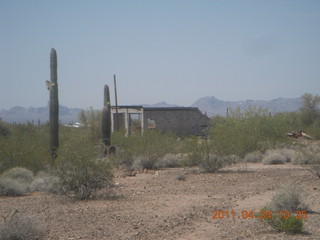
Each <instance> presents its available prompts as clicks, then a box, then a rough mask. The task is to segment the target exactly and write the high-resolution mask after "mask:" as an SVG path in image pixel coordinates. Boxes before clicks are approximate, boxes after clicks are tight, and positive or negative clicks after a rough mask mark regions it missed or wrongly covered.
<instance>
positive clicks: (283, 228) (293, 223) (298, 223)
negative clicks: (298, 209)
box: [263, 210, 303, 234]
mask: <svg viewBox="0 0 320 240" xmlns="http://www.w3.org/2000/svg"><path fill="white" fill-rule="evenodd" d="M264 211H267V210H264ZM263 220H264V221H266V222H267V223H268V224H269V225H270V226H271V227H272V228H274V229H275V230H277V231H280V232H285V233H295V234H296V233H301V232H302V231H303V222H302V219H300V218H296V215H290V216H289V217H288V218H284V217H281V216H280V215H279V213H272V214H271V216H270V218H268V217H267V218H265V219H263Z"/></svg>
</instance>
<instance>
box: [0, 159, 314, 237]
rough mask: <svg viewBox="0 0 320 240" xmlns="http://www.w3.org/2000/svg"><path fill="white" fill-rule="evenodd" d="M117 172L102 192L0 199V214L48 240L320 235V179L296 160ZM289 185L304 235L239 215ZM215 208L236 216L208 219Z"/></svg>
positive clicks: (255, 207) (257, 205)
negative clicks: (298, 196)
mask: <svg viewBox="0 0 320 240" xmlns="http://www.w3.org/2000/svg"><path fill="white" fill-rule="evenodd" d="M114 175H115V179H114V187H113V189H111V190H108V192H106V191H105V192H103V191H102V192H101V194H103V193H104V197H100V198H96V199H91V200H87V201H74V200H71V199H70V198H68V197H66V196H61V195H56V194H51V193H42V192H37V193H33V194H31V195H29V196H24V197H1V198H0V213H1V214H2V215H3V216H6V215H7V214H9V212H10V211H12V210H13V209H18V210H19V212H18V213H17V214H16V216H17V215H18V214H19V215H20V216H27V217H28V218H29V219H30V220H31V221H32V222H33V223H35V225H36V226H37V228H38V229H41V230H42V232H43V234H44V236H45V237H44V239H52V240H58V239H59V240H60V239H61V240H62V239H63V240H76V239H87V240H93V239H95V240H100V239H119V240H127V239H132V240H135V239H159V240H164V239H168V240H169V239H181V240H182V239H183V240H186V239H189V240H191V239H233V240H240V239H270V240H271V239H272V240H274V239H296V240H298V239H299V240H300V239H320V180H319V179H318V178H317V177H315V175H313V174H312V173H310V172H309V171H307V170H306V169H305V168H304V167H301V166H294V165H291V164H289V163H288V164H285V165H263V164H261V163H250V164H246V165H244V164H241V165H237V166H234V167H232V168H225V169H221V170H220V171H218V172H216V173H202V172H201V171H200V170H199V169H197V168H172V169H160V170H152V171H151V170H150V171H147V172H146V171H142V172H135V173H133V174H131V175H132V176H130V174H128V172H125V171H121V170H116V171H115V172H114ZM179 176H180V177H181V176H184V177H185V179H184V180H178V178H179ZM288 183H295V184H297V185H300V186H302V187H303V189H304V193H303V194H304V200H305V202H306V203H307V204H308V206H309V212H308V215H307V219H304V220H303V223H304V232H303V234H295V235H292V234H287V233H282V232H277V231H276V230H274V229H272V228H271V227H270V226H269V225H268V224H267V223H266V222H265V221H262V220H260V219H256V218H247V219H244V218H242V217H241V213H242V212H243V211H248V212H249V211H251V210H253V211H255V212H259V211H260V210H261V209H262V208H263V207H264V206H265V205H266V204H267V203H268V202H269V201H270V199H271V198H272V196H273V194H274V193H275V192H276V191H277V190H278V189H279V188H280V187H282V186H283V185H285V184H288ZM218 210H223V211H229V212H231V211H234V216H229V218H227V217H224V218H222V219H212V217H213V211H218ZM0 220H2V219H0Z"/></svg>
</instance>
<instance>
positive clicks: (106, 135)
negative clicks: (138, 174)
mask: <svg viewBox="0 0 320 240" xmlns="http://www.w3.org/2000/svg"><path fill="white" fill-rule="evenodd" d="M102 141H103V143H104V145H105V153H107V152H108V148H109V146H110V144H111V106H110V93H109V86H108V85H104V100H103V109H102Z"/></svg>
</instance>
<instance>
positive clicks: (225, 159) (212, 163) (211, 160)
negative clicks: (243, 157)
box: [187, 140, 239, 172]
mask: <svg viewBox="0 0 320 240" xmlns="http://www.w3.org/2000/svg"><path fill="white" fill-rule="evenodd" d="M187 156H188V158H189V161H188V162H189V165H197V166H199V167H200V168H201V169H202V170H203V171H204V172H215V171H217V170H218V169H220V168H223V167H226V166H230V165H233V164H236V163H239V158H238V157H237V156H235V155H231V154H230V155H222V154H220V152H219V151H216V149H215V147H214V146H213V145H212V141H210V140H202V141H199V142H198V143H197V144H196V145H195V146H194V149H193V151H192V152H190V153H189V154H188V155H187Z"/></svg>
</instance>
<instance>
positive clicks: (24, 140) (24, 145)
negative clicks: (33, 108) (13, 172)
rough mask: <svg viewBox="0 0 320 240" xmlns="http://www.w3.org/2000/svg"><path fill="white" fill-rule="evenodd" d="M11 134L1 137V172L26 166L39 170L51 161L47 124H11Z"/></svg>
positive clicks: (35, 170)
mask: <svg viewBox="0 0 320 240" xmlns="http://www.w3.org/2000/svg"><path fill="white" fill-rule="evenodd" d="M9 127H10V128H9V130H10V134H9V135H7V136H6V137H5V138H0V172H3V171H5V170H7V169H10V168H13V167H18V166H19V167H24V168H28V169H30V170H32V171H33V172H37V171H39V170H43V169H44V168H45V167H46V165H47V164H48V163H49V161H50V156H49V154H48V146H49V137H48V136H49V135H48V133H49V130H48V127H47V126H33V125H30V124H28V125H9Z"/></svg>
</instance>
